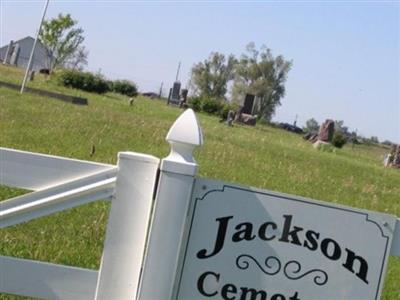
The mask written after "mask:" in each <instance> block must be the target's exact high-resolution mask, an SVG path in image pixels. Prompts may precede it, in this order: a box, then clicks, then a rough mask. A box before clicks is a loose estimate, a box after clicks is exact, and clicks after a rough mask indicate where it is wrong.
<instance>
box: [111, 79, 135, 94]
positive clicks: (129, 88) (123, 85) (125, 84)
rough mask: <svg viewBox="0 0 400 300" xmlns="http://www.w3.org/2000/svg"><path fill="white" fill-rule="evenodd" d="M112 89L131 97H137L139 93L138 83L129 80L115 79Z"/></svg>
mask: <svg viewBox="0 0 400 300" xmlns="http://www.w3.org/2000/svg"><path fill="white" fill-rule="evenodd" d="M112 90H113V91H114V92H116V93H119V94H122V95H126V96H129V97H136V96H137V94H138V91H137V87H136V85H135V84H134V83H133V82H130V81H128V80H115V81H114V82H113V89H112Z"/></svg>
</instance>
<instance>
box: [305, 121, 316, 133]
mask: <svg viewBox="0 0 400 300" xmlns="http://www.w3.org/2000/svg"><path fill="white" fill-rule="evenodd" d="M304 131H306V132H310V133H318V131H319V124H318V122H317V121H316V120H315V119H314V118H311V119H309V120H307V122H306V126H305V127H304Z"/></svg>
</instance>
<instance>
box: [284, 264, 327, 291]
mask: <svg viewBox="0 0 400 300" xmlns="http://www.w3.org/2000/svg"><path fill="white" fill-rule="evenodd" d="M300 271H301V265H300V263H299V262H298V261H295V260H291V261H289V262H287V263H286V264H285V267H284V268H283V272H284V274H285V276H286V277H287V278H289V279H292V280H297V279H300V278H303V277H305V276H307V275H309V274H312V273H314V283H315V284H317V285H324V284H325V283H327V281H328V274H326V272H325V271H323V270H321V269H312V270H310V271H307V272H305V273H303V274H299V273H300Z"/></svg>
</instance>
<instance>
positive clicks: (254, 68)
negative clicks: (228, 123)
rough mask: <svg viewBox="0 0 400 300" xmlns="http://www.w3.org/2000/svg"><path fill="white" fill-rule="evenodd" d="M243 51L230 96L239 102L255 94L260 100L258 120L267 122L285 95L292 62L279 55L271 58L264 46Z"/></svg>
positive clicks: (253, 46) (237, 65)
mask: <svg viewBox="0 0 400 300" xmlns="http://www.w3.org/2000/svg"><path fill="white" fill-rule="evenodd" d="M246 51H247V53H245V54H243V55H242V57H241V58H240V60H239V62H238V63H237V64H236V68H235V80H234V84H233V88H232V96H233V98H234V101H235V102H238V101H240V100H241V99H243V97H244V95H245V94H246V93H250V94H254V95H255V96H256V97H257V98H258V99H259V102H258V105H257V106H256V113H257V115H258V117H259V118H263V119H264V120H266V121H270V120H271V118H272V116H273V115H274V113H275V109H276V107H277V106H278V105H280V104H281V103H280V100H281V98H282V97H283V96H284V95H285V82H286V79H287V74H288V72H289V70H290V68H291V66H292V62H291V61H286V60H285V59H284V57H283V56H282V55H278V56H277V57H274V56H273V55H272V53H271V50H270V49H269V48H267V47H266V46H262V47H261V49H260V51H258V50H257V49H256V47H255V44H254V43H250V44H249V45H247V47H246Z"/></svg>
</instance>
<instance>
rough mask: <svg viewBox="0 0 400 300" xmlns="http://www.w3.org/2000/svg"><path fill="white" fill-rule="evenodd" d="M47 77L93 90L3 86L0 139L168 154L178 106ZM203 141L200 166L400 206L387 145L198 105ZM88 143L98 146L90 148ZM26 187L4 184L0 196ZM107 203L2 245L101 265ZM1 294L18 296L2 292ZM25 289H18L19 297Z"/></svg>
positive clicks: (22, 145) (320, 195)
mask: <svg viewBox="0 0 400 300" xmlns="http://www.w3.org/2000/svg"><path fill="white" fill-rule="evenodd" d="M21 76H22V75H21V72H20V71H19V70H16V69H14V68H9V67H2V66H1V67H0V80H3V81H9V82H15V83H18V82H20V80H21ZM30 86H32V87H41V88H46V89H51V90H57V91H59V92H64V93H68V94H71V95H79V96H82V97H86V98H88V100H89V105H88V106H78V105H72V104H69V103H64V102H61V101H58V100H54V99H49V98H43V97H39V96H34V95H29V94H24V95H20V94H19V93H18V92H16V91H12V90H9V89H5V88H0V133H1V134H0V146H2V147H9V148H16V149H21V150H28V151H34V152H41V153H48V154H53V155H60V156H67V157H73V158H78V159H85V160H94V161H99V162H104V163H111V164H115V163H116V160H117V153H118V152H119V151H126V150H130V151H135V152H142V153H148V154H152V155H155V156H157V157H160V158H162V157H165V156H166V155H167V154H168V152H169V146H168V143H167V142H166V141H165V136H166V134H167V132H168V129H169V127H170V126H171V125H172V123H173V122H174V120H175V119H176V118H177V116H178V115H179V114H180V113H181V110H179V109H177V108H171V107H167V106H166V105H165V103H163V102H159V101H155V100H149V99H147V98H142V97H138V98H137V99H136V100H135V103H134V105H133V106H129V103H128V99H127V98H126V97H123V96H120V95H116V94H106V95H94V94H89V93H85V92H80V91H76V90H71V89H66V88H62V87H58V86H56V85H55V83H54V82H53V81H52V80H46V79H44V78H43V77H41V76H38V77H37V78H36V80H35V81H34V82H33V83H30ZM198 116H199V119H200V122H201V124H202V128H203V132H204V137H205V145H204V146H203V147H202V148H201V149H198V150H196V155H195V156H196V159H197V161H198V163H199V166H200V171H199V173H200V176H202V177H209V178H214V179H221V180H225V181H230V182H235V183H240V184H245V185H250V186H255V187H259V188H265V189H270V190H274V191H279V192H284V193H290V194H296V195H301V196H305V197H310V198H314V199H319V200H324V201H329V202H334V203H341V204H345V205H350V206H353V207H358V208H364V209H371V210H375V211H380V212H384V213H390V214H394V215H397V216H400V201H399V200H400V172H399V171H398V170H394V169H385V168H383V167H382V158H383V155H384V153H385V152H386V151H387V150H386V149H384V148H381V147H379V146H366V145H356V146H355V148H354V149H353V148H352V147H351V146H349V147H345V148H344V149H341V150H337V151H336V152H335V153H327V152H321V151H316V150H314V149H313V148H312V146H311V144H310V143H308V142H305V141H303V139H302V138H301V137H300V136H298V135H295V134H291V133H288V132H285V131H282V130H280V129H275V128H272V127H267V126H257V127H256V128H251V127H242V126H235V127H233V128H230V127H227V126H225V125H224V124H221V123H219V122H218V119H217V118H215V117H212V116H208V115H204V114H199V115H198ZM92 145H95V147H96V152H95V154H94V155H93V156H90V152H91V148H92ZM21 193H23V191H20V190H15V189H10V188H6V187H1V188H0V199H7V198H10V197H13V196H15V195H19V194H21ZM108 209H109V205H108V204H107V203H104V202H97V203H93V204H90V205H85V206H82V207H79V208H75V209H71V210H68V211H65V212H62V213H58V214H55V215H52V216H49V217H44V218H41V219H37V220H34V221H31V222H29V223H26V224H22V225H18V226H13V227H10V228H7V229H5V230H1V231H0V240H1V243H0V254H1V255H11V256H16V257H22V258H30V259H37V260H43V261H50V262H55V263H61V264H66V265H74V266H80V267H86V268H98V267H99V262H100V257H101V252H102V243H103V237H104V229H105V223H106V220H107V214H108ZM399 278H400V258H393V257H392V258H390V261H389V268H388V273H387V276H386V280H385V287H384V294H383V297H382V299H386V300H389V299H390V300H392V299H400V283H399V281H400V279H399ZM0 299H17V298H15V297H12V296H6V295H0ZM18 299H19V298H18Z"/></svg>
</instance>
